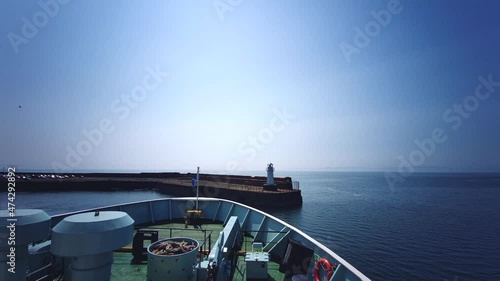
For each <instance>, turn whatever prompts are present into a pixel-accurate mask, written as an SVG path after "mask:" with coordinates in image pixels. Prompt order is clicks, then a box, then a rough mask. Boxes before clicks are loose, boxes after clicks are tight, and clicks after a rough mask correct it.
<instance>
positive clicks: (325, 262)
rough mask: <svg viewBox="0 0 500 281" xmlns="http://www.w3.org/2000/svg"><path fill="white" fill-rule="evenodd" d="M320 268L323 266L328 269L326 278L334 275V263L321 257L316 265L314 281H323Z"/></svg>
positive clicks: (328, 278)
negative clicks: (320, 276) (320, 277)
mask: <svg viewBox="0 0 500 281" xmlns="http://www.w3.org/2000/svg"><path fill="white" fill-rule="evenodd" d="M320 268H323V269H324V270H326V280H330V278H332V275H333V267H332V264H331V263H330V262H329V261H328V260H327V259H325V258H321V259H319V260H318V262H317V263H316V266H315V267H314V271H313V274H314V281H321V280H320V279H319V269H320Z"/></svg>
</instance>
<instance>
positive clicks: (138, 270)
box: [111, 223, 284, 281]
mask: <svg viewBox="0 0 500 281" xmlns="http://www.w3.org/2000/svg"><path fill="white" fill-rule="evenodd" d="M147 228H150V229H158V230H159V239H160V240H161V239H165V238H170V237H190V238H193V239H196V240H198V242H200V243H202V242H203V241H204V234H203V232H201V231H197V230H194V228H193V226H189V228H188V229H184V224H179V223H171V224H164V225H155V226H151V227H147ZM165 228H178V229H180V230H172V231H170V230H167V229H165ZM202 228H203V229H205V230H211V231H212V234H211V235H212V236H211V241H212V243H211V247H213V246H214V244H215V242H216V241H217V239H218V238H219V232H220V231H222V229H223V227H222V225H220V224H204V225H203V226H202ZM209 233H210V232H209V231H207V236H208V235H209ZM171 234H172V236H170V235H171ZM251 242H252V240H251V238H249V237H245V240H244V244H243V246H242V250H250V249H251V248H252V247H251ZM206 243H207V245H206V246H205V249H208V241H207V242H206ZM148 245H149V241H145V243H144V247H147V246H148ZM129 246H130V247H131V246H132V244H130V245H129ZM114 259H115V261H114V263H113V267H112V269H111V280H112V281H129V280H130V281H138V280H141V281H145V280H146V275H147V268H148V266H147V264H146V263H143V264H140V265H133V264H131V260H132V253H126V252H115V253H114ZM278 267H279V265H278V264H276V263H273V262H269V264H268V278H267V280H274V281H282V280H283V277H284V275H283V274H282V273H281V272H279V271H278ZM238 268H239V270H240V272H242V273H243V274H244V273H245V271H246V267H245V261H244V257H240V258H239V260H238ZM233 280H234V281H243V280H247V279H246V277H245V276H244V275H243V276H242V275H241V274H240V273H239V272H238V271H236V272H235V274H234V278H233ZM172 281H173V280H172ZM259 281H263V280H259Z"/></svg>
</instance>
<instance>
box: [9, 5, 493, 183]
mask: <svg viewBox="0 0 500 281" xmlns="http://www.w3.org/2000/svg"><path fill="white" fill-rule="evenodd" d="M0 5H1V6H2V9H1V11H0V15H1V17H0V22H1V23H2V24H1V25H0V34H2V35H3V37H2V39H1V41H0V59H1V61H2V65H1V67H0V69H1V70H0V71H1V74H2V75H1V78H0V79H1V80H0V82H1V83H0V94H1V97H2V102H1V103H0V116H1V118H2V122H0V134H1V135H0V137H1V139H2V143H1V145H0V166H5V167H9V166H16V167H19V168H20V169H41V170H47V171H54V172H72V171H80V170H144V171H194V172H195V171H196V167H198V166H199V167H200V168H201V169H202V172H203V171H227V172H228V173H233V174H238V172H245V171H264V169H265V167H266V165H267V163H270V162H272V163H274V165H275V167H276V169H277V171H322V170H337V171H381V172H394V171H395V172H398V173H399V175H407V174H408V173H409V174H411V173H413V172H419V171H434V172H441V171H442V172H447V171H449V172H500V145H499V144H500V131H499V128H500V110H499V109H500V52H499V51H498V50H500V17H498V15H497V11H498V8H500V3H499V2H497V1H493V0H491V1H481V2H479V3H478V2H475V1H458V2H430V1H429V2H421V1H410V0H401V1H396V0H385V1H370V2H364V1H314V2H306V1H285V0H279V1H272V2H267V1H263V0H260V1H245V0H241V1H229V2H228V1H225V0H215V1H203V2H196V3H195V2H189V1H148V2H119V1H106V2H101V1H86V2H76V1H68V0H64V1H63V0H41V1H33V2H31V1H28V2H18V1H4V2H2V4H0ZM263 173H264V172H263Z"/></svg>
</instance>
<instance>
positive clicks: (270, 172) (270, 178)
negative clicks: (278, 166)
mask: <svg viewBox="0 0 500 281" xmlns="http://www.w3.org/2000/svg"><path fill="white" fill-rule="evenodd" d="M266 171H267V180H266V183H265V184H264V190H276V184H275V183H274V167H273V163H269V164H267V169H266Z"/></svg>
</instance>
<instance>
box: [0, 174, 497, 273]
mask: <svg viewBox="0 0 500 281" xmlns="http://www.w3.org/2000/svg"><path fill="white" fill-rule="evenodd" d="M286 175H289V176H292V177H293V179H294V180H298V181H300V188H301V189H302V196H303V200H304V205H303V206H302V207H301V208H298V209H293V210H286V211H279V210H267V211H268V212H269V213H271V214H273V215H275V216H276V217H278V218H280V219H283V220H284V221H286V222H288V223H290V224H292V225H294V226H296V227H298V228H299V229H301V230H303V231H304V232H306V233H308V234H309V235H311V236H312V237H314V238H315V239H316V240H318V241H319V242H321V243H323V244H325V245H326V246H328V247H329V248H330V249H332V250H333V251H334V252H336V253H337V254H339V255H340V256H342V257H343V258H344V259H346V260H347V261H349V262H350V263H351V264H353V265H354V266H355V267H357V268H358V269H360V270H361V271H362V272H363V273H364V274H366V275H367V276H368V277H370V278H371V279H373V280H441V281H443V280H449V281H462V280H500V174H414V175H412V176H411V177H408V178H406V180H405V181H404V182H403V183H400V184H398V185H396V186H395V187H394V188H390V187H389V186H388V185H387V182H386V180H385V178H384V175H383V174H382V173H347V172H317V173H314V172H301V173H299V172H290V173H286ZM161 197H164V196H163V195H161V194H158V193H155V192H149V191H127V192H71V193H69V192H68V193H66V192H57V193H25V192H18V193H17V198H16V205H17V207H18V208H41V209H44V210H46V212H47V213H49V214H51V215H53V214H58V213H63V212H68V211H75V210H81V209H87V208H93V207H99V206H103V205H109V204H116V203H123V202H130V201H137V200H144V199H153V198H161ZM6 205H7V203H6V194H5V193H0V206H6Z"/></svg>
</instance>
